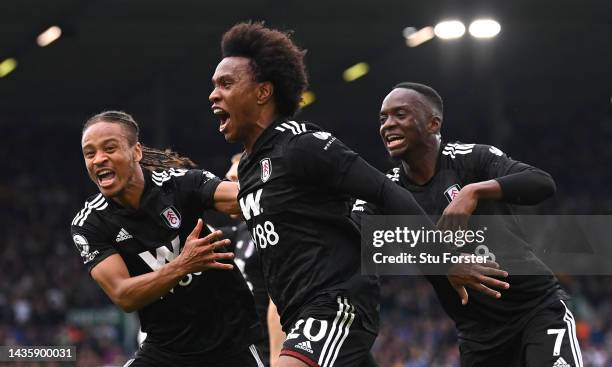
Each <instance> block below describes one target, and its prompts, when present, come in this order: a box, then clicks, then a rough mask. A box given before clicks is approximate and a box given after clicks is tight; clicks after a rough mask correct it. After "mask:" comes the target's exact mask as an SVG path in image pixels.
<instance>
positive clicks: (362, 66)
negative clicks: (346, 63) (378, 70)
mask: <svg viewBox="0 0 612 367" xmlns="http://www.w3.org/2000/svg"><path fill="white" fill-rule="evenodd" d="M368 71H370V65H368V64H366V63H365V62H360V63H358V64H355V65H353V66H351V67H350V68H348V69H346V70H344V73H342V78H343V79H344V81H346V82H352V81H353V80H356V79H359V78H361V77H362V76H364V75H366V74H367V73H368Z"/></svg>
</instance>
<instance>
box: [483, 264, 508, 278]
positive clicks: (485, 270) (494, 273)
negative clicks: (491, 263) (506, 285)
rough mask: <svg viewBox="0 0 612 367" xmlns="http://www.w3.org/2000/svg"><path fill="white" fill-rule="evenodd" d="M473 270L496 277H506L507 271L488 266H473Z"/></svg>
mask: <svg viewBox="0 0 612 367" xmlns="http://www.w3.org/2000/svg"><path fill="white" fill-rule="evenodd" d="M475 271H476V272H478V273H479V274H482V275H488V276H492V277H497V278H507V277H508V272H507V271H505V270H501V269H496V268H489V267H486V266H475Z"/></svg>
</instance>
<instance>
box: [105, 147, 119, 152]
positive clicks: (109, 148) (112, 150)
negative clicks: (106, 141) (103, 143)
mask: <svg viewBox="0 0 612 367" xmlns="http://www.w3.org/2000/svg"><path fill="white" fill-rule="evenodd" d="M115 150H117V147H116V146H115V145H110V146H107V147H105V148H104V151H105V152H106V153H112V152H114V151H115Z"/></svg>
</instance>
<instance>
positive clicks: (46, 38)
mask: <svg viewBox="0 0 612 367" xmlns="http://www.w3.org/2000/svg"><path fill="white" fill-rule="evenodd" d="M61 36H62V29H61V28H60V27H58V26H56V25H54V26H51V27H49V28H47V30H46V31H44V32H42V33H41V34H39V35H38V37H37V38H36V43H37V44H38V45H39V46H40V47H45V46H48V45H50V44H51V43H53V42H54V41H56V40H57V39H58V38H60V37H61Z"/></svg>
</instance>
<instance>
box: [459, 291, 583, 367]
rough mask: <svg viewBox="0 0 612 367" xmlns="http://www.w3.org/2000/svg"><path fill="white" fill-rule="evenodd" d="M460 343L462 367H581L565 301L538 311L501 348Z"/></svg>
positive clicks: (570, 314) (574, 325) (573, 330)
mask: <svg viewBox="0 0 612 367" xmlns="http://www.w3.org/2000/svg"><path fill="white" fill-rule="evenodd" d="M473 343H474V342H471V341H465V340H461V341H460V342H459V350H460V351H461V366H462V367H489V366H499V367H505V366H508V367H514V366H517V367H519V366H520V367H540V366H546V367H582V354H581V353H580V346H579V345H578V339H577V338H576V323H575V321H574V316H573V315H572V313H571V312H570V310H569V309H568V308H567V305H566V304H565V302H564V301H555V302H554V303H552V304H551V305H550V306H548V307H546V308H543V309H542V310H540V311H539V312H537V313H536V314H535V315H534V316H533V317H532V318H531V319H530V320H529V321H528V322H527V323H526V324H525V326H524V327H523V328H522V330H521V331H520V332H518V333H516V335H515V336H514V337H512V339H510V340H509V341H508V342H507V343H505V344H503V345H502V346H501V347H498V348H495V349H490V350H486V349H485V350H479V349H482V345H473Z"/></svg>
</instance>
